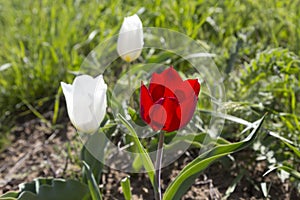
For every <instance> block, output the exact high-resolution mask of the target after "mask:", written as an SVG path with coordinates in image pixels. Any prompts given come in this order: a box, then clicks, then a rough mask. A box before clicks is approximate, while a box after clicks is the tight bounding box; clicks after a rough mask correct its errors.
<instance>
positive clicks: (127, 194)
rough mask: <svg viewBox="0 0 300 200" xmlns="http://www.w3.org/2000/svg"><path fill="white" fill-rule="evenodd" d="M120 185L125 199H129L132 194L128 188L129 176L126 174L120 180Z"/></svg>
mask: <svg viewBox="0 0 300 200" xmlns="http://www.w3.org/2000/svg"><path fill="white" fill-rule="evenodd" d="M121 186H122V190H123V195H124V198H125V200H131V199H132V197H131V196H132V194H131V189H130V176H127V177H125V178H123V179H122V180H121Z"/></svg>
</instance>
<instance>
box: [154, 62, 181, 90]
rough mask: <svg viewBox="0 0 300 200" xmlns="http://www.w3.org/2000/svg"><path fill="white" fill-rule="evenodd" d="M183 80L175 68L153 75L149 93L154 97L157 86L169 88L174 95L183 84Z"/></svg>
mask: <svg viewBox="0 0 300 200" xmlns="http://www.w3.org/2000/svg"><path fill="white" fill-rule="evenodd" d="M182 82H183V80H182V79H181V77H180V76H179V74H178V73H177V71H176V70H175V69H173V67H169V68H168V69H166V70H164V71H163V72H162V73H161V74H157V73H153V75H152V77H151V81H150V85H149V92H150V94H151V95H152V94H153V92H154V89H155V88H156V86H157V85H162V86H164V87H165V88H168V89H169V91H171V92H172V93H173V94H174V91H175V89H176V88H178V87H179V85H180V84H182Z"/></svg>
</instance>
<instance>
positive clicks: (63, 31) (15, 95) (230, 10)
mask: <svg viewBox="0 0 300 200" xmlns="http://www.w3.org/2000/svg"><path fill="white" fill-rule="evenodd" d="M299 7H300V1H299V0H296V1H292V0H288V1H279V0H272V1H269V0H261V1H255V0H245V1H242V0H239V1H236V0H228V1H217V0H213V1H204V0H202V1H201V0H200V1H193V0H192V1H188V0H186V1H179V0H178V1H173V0H165V1H160V0H153V1H144V2H140V1H133V0H128V1H125V2H124V1H121V0H118V1H101V0H98V1H96V0H95V1H93V0H92V1H84V0H82V1H81V0H74V1H72V0H55V1H52V0H44V1H34V0H27V1H21V0H11V1H5V0H0V30H1V31H0V39H1V40H0V49H1V51H0V135H1V136H0V138H2V139H0V147H1V146H2V145H3V144H2V143H3V138H6V136H7V130H9V128H10V127H12V126H14V122H15V121H14V120H15V119H16V117H19V118H20V117H23V116H26V115H28V114H30V113H31V114H35V115H36V116H38V117H42V113H44V112H46V111H53V110H55V112H58V110H59V109H57V106H58V104H57V102H59V101H58V100H59V99H63V98H62V97H61V96H59V95H61V91H59V88H60V81H65V82H71V81H72V79H73V77H74V73H73V72H76V71H77V70H78V69H79V67H80V64H81V62H82V61H83V59H84V57H85V56H86V55H87V54H88V53H89V52H90V51H91V50H92V49H93V48H94V47H95V46H97V44H99V43H100V42H101V41H103V40H105V39H107V38H109V37H110V36H113V35H115V34H117V33H118V30H119V27H120V25H121V23H122V20H123V18H124V17H125V16H128V15H132V14H134V13H137V12H138V14H139V16H140V18H141V20H142V21H143V24H144V26H147V27H164V28H170V29H172V30H177V31H179V32H182V33H184V34H186V35H188V36H190V37H192V38H193V39H195V40H199V41H201V42H202V43H203V44H205V45H206V46H207V49H208V51H209V52H211V53H215V54H217V57H216V58H215V62H216V64H217V66H218V67H219V70H220V71H221V72H222V73H223V74H224V77H225V78H226V79H225V82H224V83H225V89H226V96H227V98H228V102H230V103H228V104H227V108H228V110H227V111H228V112H229V113H230V114H232V115H235V116H240V117H241V118H244V119H246V120H249V121H253V120H254V119H257V118H258V116H261V115H263V114H264V113H265V112H268V115H267V117H266V121H265V124H266V125H265V127H264V128H265V129H267V130H269V131H273V132H276V134H278V135H280V136H282V137H285V138H287V139H289V140H291V141H292V142H293V144H294V145H295V146H296V147H299V145H300V137H299V133H300V105H299V102H300V80H299V79H300V75H299V74H300V72H299V71H300V58H299V56H300V55H299V54H300V29H299V27H298V26H299V24H300V9H298V8H299ZM117 69H119V68H116V72H117ZM55 105H56V108H55ZM59 105H60V106H64V104H59ZM56 114H57V113H56ZM50 121H51V120H50ZM54 121H56V120H54ZM231 128H234V130H233V131H232V130H230V129H231ZM239 129H240V127H235V126H232V127H225V129H224V132H225V136H226V137H229V138H234V137H240V135H228V136H227V135H226V132H227V131H228V132H238V130H239ZM276 141H278V140H277V139H276V138H272V139H270V138H269V137H267V138H265V139H264V140H262V144H261V145H263V146H265V147H267V149H268V150H270V151H274V152H275V153H274V157H275V158H276V162H277V163H282V162H285V161H286V162H287V163H288V165H292V166H296V165H297V164H299V158H297V157H296V156H294V154H293V151H292V150H291V149H289V147H288V146H285V145H284V143H278V142H276ZM260 153H263V152H257V154H260Z"/></svg>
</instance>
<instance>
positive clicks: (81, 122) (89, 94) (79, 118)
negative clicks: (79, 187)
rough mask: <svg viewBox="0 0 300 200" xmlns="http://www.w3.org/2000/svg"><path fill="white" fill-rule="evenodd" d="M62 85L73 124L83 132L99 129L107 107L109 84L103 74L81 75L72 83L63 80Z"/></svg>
mask: <svg viewBox="0 0 300 200" xmlns="http://www.w3.org/2000/svg"><path fill="white" fill-rule="evenodd" d="M61 86H62V90H63V93H64V95H65V99H66V102H67V110H68V115H69V118H70V120H71V122H72V124H73V125H74V126H75V127H76V129H77V130H78V131H81V132H83V133H94V132H95V131H97V129H98V128H99V126H100V123H101V121H102V120H103V118H104V116H105V113H106V107H107V100H106V90H107V85H106V84H105V82H104V80H103V76H102V75H99V76H98V77H96V78H93V77H91V76H88V75H81V76H77V77H76V78H75V80H74V81H73V84H72V85H71V84H66V83H64V82H61Z"/></svg>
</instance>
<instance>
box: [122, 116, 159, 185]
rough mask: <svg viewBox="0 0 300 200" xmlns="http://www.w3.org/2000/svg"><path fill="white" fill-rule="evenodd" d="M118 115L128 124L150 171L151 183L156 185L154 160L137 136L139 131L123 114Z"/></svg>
mask: <svg viewBox="0 0 300 200" xmlns="http://www.w3.org/2000/svg"><path fill="white" fill-rule="evenodd" d="M117 116H118V118H119V119H120V120H121V122H122V123H123V124H124V125H125V126H126V128H127V129H128V130H129V131H130V133H131V136H132V138H133V142H134V144H135V145H136V146H137V149H138V151H139V155H140V157H141V160H142V162H143V165H144V167H145V169H146V171H147V173H148V176H149V179H150V181H151V184H152V185H153V186H154V171H155V169H154V165H153V163H152V160H151V158H150V156H149V154H148V152H147V151H146V149H145V148H144V147H143V145H142V144H141V142H140V140H139V138H138V136H137V133H136V132H135V130H134V129H133V127H132V126H131V124H130V123H129V122H128V121H127V120H126V119H125V118H124V117H123V116H122V115H121V114H118V115H117Z"/></svg>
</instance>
